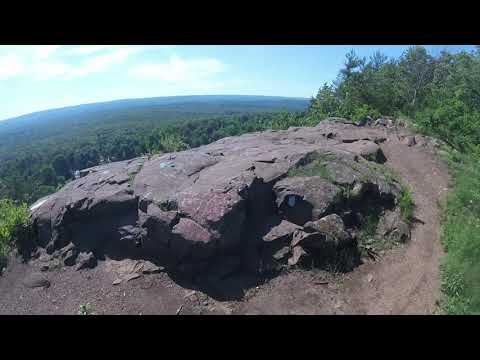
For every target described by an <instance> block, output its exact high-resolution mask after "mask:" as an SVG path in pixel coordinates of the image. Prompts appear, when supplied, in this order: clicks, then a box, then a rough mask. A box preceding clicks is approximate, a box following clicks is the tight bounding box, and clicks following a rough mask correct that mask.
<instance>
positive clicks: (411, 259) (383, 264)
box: [344, 136, 448, 314]
mask: <svg viewBox="0 0 480 360" xmlns="http://www.w3.org/2000/svg"><path fill="white" fill-rule="evenodd" d="M382 149H383V151H384V153H385V155H386V157H387V159H388V162H387V165H388V166H390V167H391V168H392V169H394V170H395V171H396V172H397V173H398V174H399V175H400V176H401V178H402V179H403V181H404V182H405V183H406V184H408V186H409V187H410V189H411V191H412V195H413V198H414V202H415V204H416V209H415V217H416V218H418V219H420V220H422V221H423V223H419V222H417V223H416V224H415V227H414V228H413V229H412V239H411V241H410V243H408V244H407V245H406V246H405V247H403V248H399V249H395V250H394V251H392V252H389V253H388V255H387V256H385V257H384V258H383V259H382V260H381V261H380V262H377V263H369V264H365V265H364V266H362V267H360V268H359V269H357V270H356V271H355V272H354V273H352V275H351V276H350V277H349V278H348V279H347V280H346V281H345V284H344V286H345V289H346V292H345V297H346V298H349V299H350V304H351V305H350V306H351V307H350V309H349V310H350V311H348V312H350V313H363V314H432V313H433V312H434V311H435V302H436V300H438V297H439V286H440V277H439V260H440V258H441V255H442V247H441V244H440V209H439V208H438V200H439V199H441V198H443V197H444V195H445V194H446V191H447V186H448V172H447V169H446V166H445V165H444V164H442V163H441V162H440V161H439V160H438V159H436V158H435V156H433V155H432V154H430V153H428V152H426V151H425V150H424V149H422V148H421V147H419V146H413V147H407V146H406V145H405V144H403V143H401V142H400V141H399V140H398V139H397V138H396V137H395V136H391V137H389V138H388V141H386V142H385V143H384V144H383V145H382ZM368 280H370V282H369V281H368Z"/></svg>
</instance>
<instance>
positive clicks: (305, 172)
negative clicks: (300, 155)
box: [288, 160, 332, 181]
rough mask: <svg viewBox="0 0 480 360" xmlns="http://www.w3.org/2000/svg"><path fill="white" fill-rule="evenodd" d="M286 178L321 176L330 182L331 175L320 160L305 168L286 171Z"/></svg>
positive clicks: (300, 167)
mask: <svg viewBox="0 0 480 360" xmlns="http://www.w3.org/2000/svg"><path fill="white" fill-rule="evenodd" d="M288 176H292V177H293V176H321V177H323V178H324V179H327V180H330V181H332V175H331V174H330V172H329V171H328V169H327V167H326V166H325V164H323V162H322V161H321V160H314V161H312V162H310V163H308V164H307V165H305V166H299V167H296V168H292V169H290V170H289V171H288Z"/></svg>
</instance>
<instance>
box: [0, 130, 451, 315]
mask: <svg viewBox="0 0 480 360" xmlns="http://www.w3.org/2000/svg"><path fill="white" fill-rule="evenodd" d="M379 131H382V130H380V129H379ZM381 147H382V149H383V151H384V153H385V155H386V157H387V159H388V161H387V163H386V164H387V165H388V166H390V167H391V168H393V169H394V170H395V171H396V172H397V173H398V174H399V175H400V177H401V178H402V179H403V181H404V182H405V183H406V184H408V185H409V186H410V188H411V190H412V194H413V197H414V201H415V203H416V212H415V216H416V217H417V218H418V219H420V220H422V221H423V222H424V223H417V224H416V225H415V227H414V229H413V230H412V240H411V241H410V242H409V243H408V244H406V245H404V246H401V247H398V248H396V249H394V250H391V251H388V252H387V253H386V254H385V256H384V257H382V258H381V259H380V260H379V261H376V262H368V263H365V264H363V265H361V266H360V267H358V268H357V269H355V270H354V271H353V272H351V273H348V274H346V275H344V276H340V277H334V276H333V275H332V274H328V273H326V272H322V271H292V272H289V273H285V274H282V275H280V276H278V277H276V278H274V279H272V280H270V281H268V282H266V283H264V284H262V285H258V286H255V285H254V286H253V287H250V289H249V290H247V291H246V296H245V297H244V298H243V299H238V300H236V301H222V302H220V301H217V300H215V299H213V298H212V297H210V296H208V295H207V294H205V293H204V292H202V291H201V290H199V289H193V288H191V287H190V286H186V285H185V284H183V285H180V284H179V283H178V282H176V281H174V280H172V279H171V278H170V277H169V276H168V275H167V274H165V273H161V274H153V275H147V276H142V277H141V278H139V279H135V280H132V281H128V282H124V283H122V284H120V285H117V286H113V285H112V282H113V280H115V278H116V276H115V274H112V273H111V272H109V271H108V269H107V266H106V263H105V262H100V263H99V265H98V266H97V267H96V268H95V269H92V270H88V271H79V272H76V271H74V270H73V269H72V268H62V269H58V270H57V271H52V272H48V273H46V274H45V276H47V277H48V279H49V280H50V281H51V286H50V287H49V288H46V289H39V288H37V289H28V288H26V287H24V286H23V285H22V281H23V280H24V278H25V277H26V276H28V275H29V274H31V273H32V272H38V271H39V269H37V268H35V267H33V266H30V265H25V264H21V263H18V262H15V261H14V262H12V264H11V266H9V268H8V270H7V272H6V273H5V274H4V276H1V277H0V314H75V313H76V312H77V311H78V309H79V306H80V305H81V304H85V303H90V304H91V305H92V307H93V309H95V312H96V313H97V314H176V313H181V314H431V313H433V312H434V311H435V307H436V306H435V302H436V300H437V299H438V298H439V285H440V280H439V260H440V258H441V255H442V248H441V245H440V239H439V235H440V233H439V231H440V213H439V209H438V206H437V201H438V200H439V199H441V198H442V197H443V196H444V195H445V193H446V190H447V186H448V172H447V169H446V167H445V165H444V164H442V163H440V162H439V161H438V159H436V157H435V156H433V155H432V154H430V153H428V152H427V151H426V150H425V148H423V147H421V146H413V147H408V146H407V145H405V144H403V143H402V142H400V141H399V140H398V139H397V137H396V136H395V135H394V134H390V135H388V136H387V141H385V142H384V143H382V145H381ZM236 281H237V282H238V283H239V284H240V283H241V281H243V280H242V279H233V278H231V279H229V282H230V285H231V284H233V283H234V282H236ZM248 281H250V280H248V279H247V280H246V282H248ZM239 289H240V287H239ZM237 290H238V289H237ZM241 291H242V292H243V290H241Z"/></svg>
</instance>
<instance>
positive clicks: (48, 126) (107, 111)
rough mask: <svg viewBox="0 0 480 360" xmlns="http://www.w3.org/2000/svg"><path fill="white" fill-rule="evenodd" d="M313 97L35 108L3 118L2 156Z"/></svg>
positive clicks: (290, 106) (289, 106) (301, 107)
mask: <svg viewBox="0 0 480 360" xmlns="http://www.w3.org/2000/svg"><path fill="white" fill-rule="evenodd" d="M308 103H309V99H306V98H289V97H277V96H248V95H204V96H169V97H155V98H145V99H126V100H117V101H110V102H101V103H93V104H84V105H77V106H70V107H65V108H60V109H52V110H46V111H40V112H35V113H31V114H27V115H22V116H19V117H15V118H11V119H8V120H3V121H0V159H1V158H4V157H5V156H6V153H8V152H10V151H12V150H13V148H14V147H16V146H22V145H28V144H31V143H32V142H36V141H38V140H40V141H43V140H46V139H48V138H50V139H51V138H52V137H56V136H61V137H62V138H65V137H66V136H67V137H68V135H69V134H71V135H72V136H75V137H78V136H83V135H86V134H91V133H92V132H95V131H98V130H105V129H108V128H118V127H138V126H142V127H144V126H150V125H152V126H153V125H158V124H160V123H167V122H172V121H175V120H183V119H195V118H208V117H217V116H225V115H227V116H228V115H239V114H252V113H262V112H280V111H305V110H306V109H307V106H308ZM2 155H3V156H2Z"/></svg>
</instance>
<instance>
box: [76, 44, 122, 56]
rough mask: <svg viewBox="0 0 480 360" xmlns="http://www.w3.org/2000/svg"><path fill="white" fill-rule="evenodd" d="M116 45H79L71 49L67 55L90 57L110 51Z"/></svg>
mask: <svg viewBox="0 0 480 360" xmlns="http://www.w3.org/2000/svg"><path fill="white" fill-rule="evenodd" d="M114 46H118V45H80V46H76V47H74V48H73V49H71V50H70V51H69V52H68V53H69V54H71V55H90V54H94V53H97V52H100V51H104V50H107V49H110V48H112V47H114Z"/></svg>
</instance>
